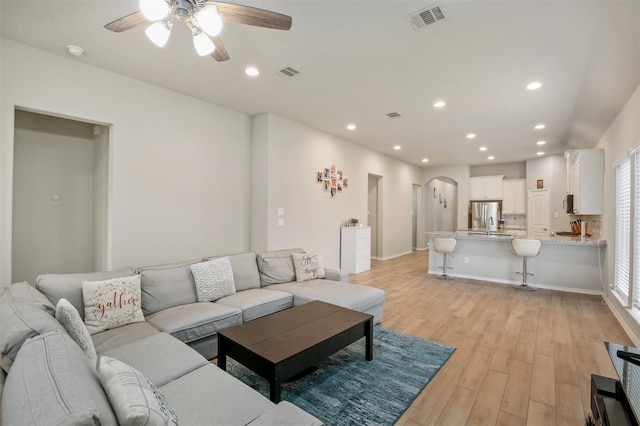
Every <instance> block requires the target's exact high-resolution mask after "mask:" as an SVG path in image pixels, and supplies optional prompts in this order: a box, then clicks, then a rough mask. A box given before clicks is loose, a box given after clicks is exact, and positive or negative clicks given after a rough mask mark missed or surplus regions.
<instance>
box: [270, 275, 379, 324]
mask: <svg viewBox="0 0 640 426" xmlns="http://www.w3.org/2000/svg"><path fill="white" fill-rule="evenodd" d="M267 288H268V289H269V290H279V291H286V292H289V293H291V294H293V304H294V305H295V306H299V305H303V304H305V303H308V302H311V301H313V300H321V301H323V302H327V303H332V304H334V305H338V306H342V307H344V308H349V309H353V310H355V311H359V312H365V313H368V314H371V315H374V316H376V318H375V322H376V323H378V322H380V321H382V305H383V304H384V301H385V299H386V294H385V292H384V291H383V290H380V289H379V288H374V287H368V286H363V285H357V284H349V283H344V282H340V281H331V280H311V281H305V282H303V283H295V282H293V283H286V284H274V285H270V286H269V287H267Z"/></svg>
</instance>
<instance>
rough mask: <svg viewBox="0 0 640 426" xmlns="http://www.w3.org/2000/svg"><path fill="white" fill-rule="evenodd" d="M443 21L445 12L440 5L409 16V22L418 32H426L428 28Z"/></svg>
mask: <svg viewBox="0 0 640 426" xmlns="http://www.w3.org/2000/svg"><path fill="white" fill-rule="evenodd" d="M442 20H444V12H443V11H442V7H441V6H440V5H439V4H433V5H431V6H429V7H427V8H426V9H422V10H419V11H417V12H414V13H412V14H410V15H407V21H409V23H410V24H411V27H413V29H414V30H416V31H420V30H424V29H425V28H427V26H429V25H431V24H435V23H437V22H440V21H442Z"/></svg>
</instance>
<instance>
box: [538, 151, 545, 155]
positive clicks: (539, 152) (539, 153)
mask: <svg viewBox="0 0 640 426" xmlns="http://www.w3.org/2000/svg"><path fill="white" fill-rule="evenodd" d="M536 155H544V152H542V151H538V152H536Z"/></svg>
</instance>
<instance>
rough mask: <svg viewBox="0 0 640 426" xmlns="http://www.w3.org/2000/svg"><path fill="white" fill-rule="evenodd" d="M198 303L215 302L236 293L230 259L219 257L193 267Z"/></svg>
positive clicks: (195, 264)
mask: <svg viewBox="0 0 640 426" xmlns="http://www.w3.org/2000/svg"><path fill="white" fill-rule="evenodd" d="M191 272H192V273H193V279H194V280H195V282H196V294H197V296H198V302H213V301H214V300H218V299H220V298H221V297H225V296H230V295H232V294H235V292H236V284H235V281H234V280H233V270H232V269H231V261H230V260H229V258H228V257H219V258H216V259H212V260H208V261H206V262H200V263H194V264H193V265H191Z"/></svg>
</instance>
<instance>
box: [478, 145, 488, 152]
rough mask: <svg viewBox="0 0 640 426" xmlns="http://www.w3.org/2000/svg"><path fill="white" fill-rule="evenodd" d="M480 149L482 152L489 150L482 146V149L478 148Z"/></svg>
mask: <svg viewBox="0 0 640 426" xmlns="http://www.w3.org/2000/svg"><path fill="white" fill-rule="evenodd" d="M478 149H480V151H486V150H487V147H486V146H481V147H480V148H478Z"/></svg>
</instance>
